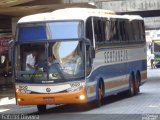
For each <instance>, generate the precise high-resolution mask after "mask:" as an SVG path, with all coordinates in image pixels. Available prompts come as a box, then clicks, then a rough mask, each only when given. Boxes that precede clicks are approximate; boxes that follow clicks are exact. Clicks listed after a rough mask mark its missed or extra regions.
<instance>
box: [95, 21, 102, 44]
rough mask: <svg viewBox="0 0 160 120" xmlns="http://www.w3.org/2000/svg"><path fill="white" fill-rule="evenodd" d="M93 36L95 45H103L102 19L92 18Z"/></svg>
mask: <svg viewBox="0 0 160 120" xmlns="http://www.w3.org/2000/svg"><path fill="white" fill-rule="evenodd" d="M94 35H95V42H96V43H98V44H102V43H104V37H103V35H104V32H103V27H102V18H94Z"/></svg>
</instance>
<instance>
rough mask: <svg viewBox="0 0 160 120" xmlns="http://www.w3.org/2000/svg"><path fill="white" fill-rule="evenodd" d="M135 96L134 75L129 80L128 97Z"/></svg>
mask: <svg viewBox="0 0 160 120" xmlns="http://www.w3.org/2000/svg"><path fill="white" fill-rule="evenodd" d="M134 94H135V84H134V75H133V74H132V75H131V78H130V80H129V91H128V95H129V97H132V96H134Z"/></svg>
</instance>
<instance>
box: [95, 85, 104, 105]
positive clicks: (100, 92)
mask: <svg viewBox="0 0 160 120" xmlns="http://www.w3.org/2000/svg"><path fill="white" fill-rule="evenodd" d="M102 101H103V87H102V82H99V87H98V91H97V100H96V107H100V106H101V105H102Z"/></svg>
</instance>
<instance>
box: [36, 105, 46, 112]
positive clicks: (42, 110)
mask: <svg viewBox="0 0 160 120" xmlns="http://www.w3.org/2000/svg"><path fill="white" fill-rule="evenodd" d="M37 109H38V111H39V112H44V111H45V110H46V105H37Z"/></svg>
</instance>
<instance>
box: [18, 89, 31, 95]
mask: <svg viewBox="0 0 160 120" xmlns="http://www.w3.org/2000/svg"><path fill="white" fill-rule="evenodd" d="M16 92H17V93H21V94H30V93H31V91H30V90H23V89H17V90H16Z"/></svg>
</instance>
